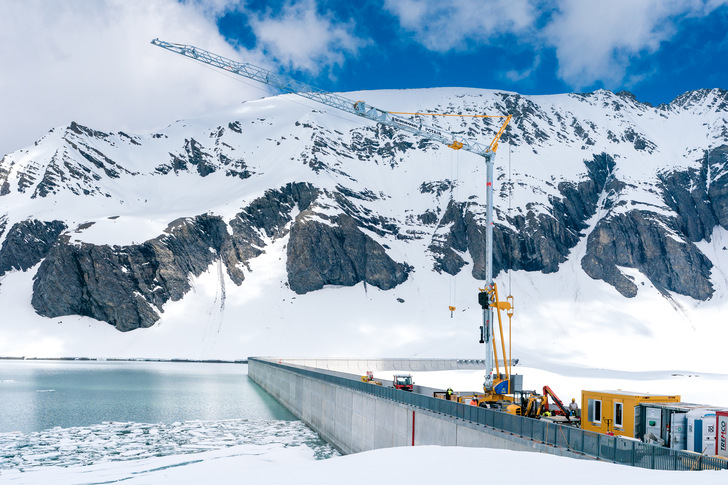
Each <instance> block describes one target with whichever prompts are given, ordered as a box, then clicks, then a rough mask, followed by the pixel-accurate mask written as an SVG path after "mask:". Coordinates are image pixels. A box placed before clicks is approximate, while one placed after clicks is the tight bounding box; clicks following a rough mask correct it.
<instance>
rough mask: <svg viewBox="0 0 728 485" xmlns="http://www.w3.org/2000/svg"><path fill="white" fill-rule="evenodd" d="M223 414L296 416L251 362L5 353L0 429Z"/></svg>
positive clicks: (0, 383) (272, 417)
mask: <svg viewBox="0 0 728 485" xmlns="http://www.w3.org/2000/svg"><path fill="white" fill-rule="evenodd" d="M224 419H250V420H288V421H292V420H296V417H295V416H294V415H293V414H291V413H290V412H289V411H288V410H287V409H285V408H284V407H283V406H281V405H280V404H279V403H278V402H277V401H275V400H274V399H273V398H271V397H270V396H269V395H268V394H267V393H266V392H265V391H263V390H262V389H261V388H260V387H259V386H258V385H256V384H255V383H254V382H252V381H251V380H250V379H249V378H248V366H247V365H246V364H206V363H204V364H203V363H183V362H103V361H102V362H97V361H14V360H6V361H2V360H0V433H4V432H14V431H18V432H22V433H30V432H36V431H41V430H45V429H49V428H53V427H61V428H69V427H79V426H91V425H95V424H100V423H104V422H109V421H113V422H137V423H173V422H176V421H187V420H224Z"/></svg>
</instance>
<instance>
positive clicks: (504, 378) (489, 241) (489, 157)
mask: <svg viewBox="0 0 728 485" xmlns="http://www.w3.org/2000/svg"><path fill="white" fill-rule="evenodd" d="M152 44H154V45H156V46H158V47H161V48H163V49H167V50H169V51H172V52H174V53H177V54H180V55H183V56H185V57H188V58H190V59H193V60H196V61H198V62H201V63H203V64H207V65H210V66H213V67H216V68H219V69H222V70H224V71H228V72H231V73H233V74H237V75H240V76H243V77H246V78H248V79H252V80H254V81H258V82H260V83H263V84H267V85H269V86H273V87H274V88H276V89H278V90H279V91H281V92H283V93H290V94H296V95H298V96H302V97H304V98H308V99H311V100H313V101H317V102H319V103H321V104H324V105H327V106H331V107H333V108H336V109H339V110H341V111H345V112H347V113H351V114H354V115H356V116H360V117H362V118H366V119H369V120H372V121H375V122H377V123H380V124H382V125H386V126H390V127H392V128H396V129H398V130H403V131H407V132H409V133H412V134H414V135H416V136H419V137H421V138H425V139H429V140H433V141H437V142H439V143H442V144H445V145H447V146H448V147H450V148H452V149H455V150H460V149H462V150H465V151H468V152H471V153H474V154H476V155H480V156H482V157H483V158H484V159H485V165H486V206H487V207H486V255H485V256H486V264H485V268H486V287H485V288H484V289H481V290H480V293H479V295H478V302H479V303H480V305H481V307H482V309H483V327H482V339H481V340H482V341H483V343H485V367H486V369H485V371H486V374H485V382H484V383H483V388H484V390H485V393H486V400H488V401H497V400H498V399H499V397H500V396H502V395H503V394H506V393H510V392H512V391H513V390H514V389H513V388H512V386H511V385H510V384H511V383H510V376H511V373H510V368H509V367H510V366H509V359H508V356H507V354H506V351H505V344H504V343H503V338H502V333H503V330H502V326H501V343H502V349H503V350H502V351H503V354H502V355H503V360H504V362H505V368H506V372H505V374H501V373H500V370H499V365H498V357H497V356H498V350H497V347H496V344H495V339H494V335H493V309H494V308H495V309H497V310H498V311H499V312H500V310H506V311H508V312H509V314H508V315H509V317H510V316H511V315H512V308H513V307H512V304H511V301H512V297H509V299H508V301H499V300H498V291H497V288H496V284H495V281H494V280H493V164H494V159H495V154H496V150H497V149H498V141H499V140H500V137H501V135H503V133H504V131H505V129H506V126H508V123H509V122H510V120H511V115H504V116H488V115H478V116H479V117H484V118H503V119H504V122H503V124H502V125H501V127H500V129H499V131H498V132H497V134H496V136H495V138H493V141H491V143H490V144H487V145H486V144H484V143H481V142H478V141H476V140H471V139H467V138H460V137H456V136H455V135H454V134H452V133H449V132H447V131H445V130H440V129H438V128H434V127H432V126H429V125H426V124H423V123H422V122H415V121H412V120H410V119H408V118H404V117H401V116H397V114H410V115H429V114H430V113H393V112H390V111H384V110H381V109H379V108H375V107H374V106H370V105H368V104H366V103H365V102H364V101H354V100H352V99H349V98H346V97H344V96H341V95H339V94H336V93H330V92H327V91H323V90H321V89H318V88H316V87H314V86H310V85H308V84H306V83H303V82H300V81H297V80H295V79H293V78H290V77H288V76H285V75H282V74H278V73H275V72H273V71H269V70H267V69H264V68H262V67H258V66H254V65H252V64H249V63H241V62H237V61H234V60H232V59H228V58H226V57H223V56H220V55H218V54H214V53H212V52H209V51H207V50H205V49H201V48H199V47H195V46H192V45H186V44H174V43H170V42H165V41H163V40H159V39H154V40H152ZM498 315H499V317H498V319H499V324H500V313H499V314H498ZM494 366H495V368H496V373H495V375H494V373H493V370H494V369H493V368H494Z"/></svg>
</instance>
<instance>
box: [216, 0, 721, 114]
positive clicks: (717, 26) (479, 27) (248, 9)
mask: <svg viewBox="0 0 728 485" xmlns="http://www.w3.org/2000/svg"><path fill="white" fill-rule="evenodd" d="M217 25H218V27H219V29H220V32H221V33H222V34H223V36H224V37H225V39H226V40H227V41H228V42H229V43H230V44H232V45H233V46H236V47H238V48H240V49H242V50H250V51H253V50H259V51H262V52H264V53H265V54H266V56H268V57H269V58H272V59H275V60H276V62H277V64H278V67H279V68H280V69H283V70H285V71H287V72H288V73H289V74H291V75H293V76H296V77H299V78H301V77H302V78H305V79H306V80H308V81H309V82H311V83H313V84H317V85H319V86H320V87H323V88H325V89H327V90H337V91H339V90H340V91H350V90H360V89H380V88H420V87H438V86H464V87H479V88H495V89H506V90H510V91H516V92H519V93H522V94H554V93H563V92H573V91H578V92H584V91H593V90H596V89H600V88H606V89H610V90H613V91H621V90H628V91H631V92H633V93H634V94H635V95H636V96H637V98H638V99H639V100H640V101H643V102H649V103H652V104H655V105H657V104H660V103H668V102H670V101H671V100H672V99H674V98H675V97H676V96H678V95H680V94H682V93H684V92H686V91H689V90H694V89H700V88H713V87H722V88H728V65H726V63H725V62H724V61H722V60H725V59H728V5H727V4H726V2H717V1H715V2H710V1H670V0H660V1H650V0H634V1H619V0H617V1H609V2H606V1H590V0H574V1H561V2H542V1H529V0H509V1H489V2H486V1H482V0H459V1H452V2H447V1H444V0H437V1H434V0H420V1H416V0H363V1H359V2H342V1H332V0H318V1H314V0H300V1H292V0H273V1H261V0H251V1H249V2H246V3H245V4H243V5H240V6H239V7H238V8H235V9H232V10H230V11H227V12H224V13H223V14H222V15H221V16H220V17H219V19H218V20H217ZM314 26H316V27H317V30H318V32H317V33H312V32H311V30H313V29H311V28H312V27H314ZM299 31H306V32H307V36H308V39H309V42H310V43H311V45H312V47H311V49H310V50H306V49H305V48H304V47H302V46H299V45H297V46H293V45H289V44H288V43H287V42H286V41H285V40H281V39H280V38H276V37H274V36H273V34H274V33H275V34H277V35H279V36H281V37H285V36H286V34H289V35H291V36H292V37H295V36H296V35H297V33H298V32H299ZM305 38H306V37H303V36H302V37H301V39H305ZM304 44H305V42H304ZM313 46H315V47H313ZM322 46H325V48H322Z"/></svg>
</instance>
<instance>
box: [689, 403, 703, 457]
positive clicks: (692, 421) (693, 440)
mask: <svg viewBox="0 0 728 485" xmlns="http://www.w3.org/2000/svg"><path fill="white" fill-rule="evenodd" d="M697 421H700V420H699V419H696V416H695V415H694V414H693V413H692V412H690V413H688V445H687V450H688V451H697V452H698V453H700V450H699V449H698V448H699V447H700V441H699V439H698V437H697V436H696V434H697V433H696V432H695V427H696V426H698V424H697Z"/></svg>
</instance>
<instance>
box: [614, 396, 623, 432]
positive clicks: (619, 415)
mask: <svg viewBox="0 0 728 485" xmlns="http://www.w3.org/2000/svg"><path fill="white" fill-rule="evenodd" d="M614 427H615V428H622V427H624V403H621V402H615V403H614Z"/></svg>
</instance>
